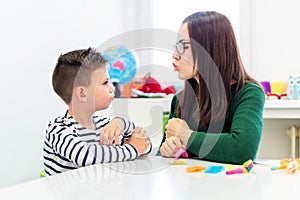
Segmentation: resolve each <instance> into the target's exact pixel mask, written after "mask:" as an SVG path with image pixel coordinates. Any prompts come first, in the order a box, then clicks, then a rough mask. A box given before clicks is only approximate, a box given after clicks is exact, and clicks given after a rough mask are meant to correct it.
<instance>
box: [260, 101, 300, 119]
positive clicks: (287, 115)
mask: <svg viewBox="0 0 300 200" xmlns="http://www.w3.org/2000/svg"><path fill="white" fill-rule="evenodd" d="M263 117H264V119H300V100H266V102H265V108H264V114H263Z"/></svg>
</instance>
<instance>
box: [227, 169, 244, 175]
mask: <svg viewBox="0 0 300 200" xmlns="http://www.w3.org/2000/svg"><path fill="white" fill-rule="evenodd" d="M243 173H248V170H247V169H246V168H244V167H238V168H236V169H231V170H227V171H226V175H232V174H243Z"/></svg>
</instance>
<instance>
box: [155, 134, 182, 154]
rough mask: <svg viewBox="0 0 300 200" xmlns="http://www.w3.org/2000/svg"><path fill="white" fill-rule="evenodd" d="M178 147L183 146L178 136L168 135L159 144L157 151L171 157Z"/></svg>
mask: <svg viewBox="0 0 300 200" xmlns="http://www.w3.org/2000/svg"><path fill="white" fill-rule="evenodd" d="M180 147H184V145H182V143H181V142H180V139H179V138H178V137H174V136H171V137H168V138H166V140H165V142H164V143H163V144H162V145H161V147H160V149H159V151H160V153H161V155H162V156H164V157H173V156H174V154H175V153H176V152H177V151H178V149H179V148H180Z"/></svg>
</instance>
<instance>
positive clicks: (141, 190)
mask: <svg viewBox="0 0 300 200" xmlns="http://www.w3.org/2000/svg"><path fill="white" fill-rule="evenodd" d="M171 160H173V159H166V158H162V157H157V156H149V157H144V158H143V159H138V160H136V161H130V162H121V163H111V164H97V165H93V166H88V167H84V168H80V169H76V170H72V171H68V172H65V173H62V174H57V175H54V176H52V177H47V178H40V179H38V180H34V181H30V182H27V183H23V184H19V185H15V186H12V187H8V188H3V189H1V190H0V199H6V200H8V199H43V200H48V199H49V200H50V199H51V200H54V199H55V200H60V199H64V200H65V199H70V200H77V199H78V200H83V199H95V200H96V199H117V200H120V199H128V200H134V199H138V200H144V199H145V200H147V199H149V200H150V199H151V200H152V199H163V200H168V199H172V200H176V199H178V200H183V199H197V200H198V199H218V200H219V199H232V200H234V199H239V200H240V199H243V200H244V199H249V200H250V199H251V200H255V199H267V200H269V199H275V198H276V199H292V198H297V196H298V194H299V188H300V172H297V173H296V174H287V173H286V172H285V171H271V170H270V167H269V166H266V165H260V164H256V165H255V169H256V170H255V172H253V173H249V174H235V175H226V174H225V172H221V173H219V174H206V173H203V172H201V173H192V174H190V173H186V172H185V168H186V167H187V166H194V165H199V166H209V165H224V164H220V163H211V162H204V161H199V160H191V159H190V160H188V163H187V165H169V162H170V161H171ZM278 162H279V161H278ZM278 164H279V163H278Z"/></svg>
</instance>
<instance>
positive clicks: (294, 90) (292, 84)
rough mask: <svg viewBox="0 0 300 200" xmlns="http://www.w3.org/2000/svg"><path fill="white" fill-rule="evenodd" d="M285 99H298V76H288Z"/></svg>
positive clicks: (299, 85)
mask: <svg viewBox="0 0 300 200" xmlns="http://www.w3.org/2000/svg"><path fill="white" fill-rule="evenodd" d="M287 97H288V99H300V76H298V77H292V76H289V79H288V88H287Z"/></svg>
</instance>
